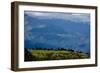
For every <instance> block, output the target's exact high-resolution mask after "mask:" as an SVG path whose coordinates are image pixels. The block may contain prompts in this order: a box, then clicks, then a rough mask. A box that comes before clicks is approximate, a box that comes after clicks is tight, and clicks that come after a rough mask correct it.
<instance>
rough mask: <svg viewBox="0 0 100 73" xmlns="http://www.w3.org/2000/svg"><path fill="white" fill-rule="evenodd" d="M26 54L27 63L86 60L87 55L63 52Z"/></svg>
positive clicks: (41, 51)
mask: <svg viewBox="0 0 100 73" xmlns="http://www.w3.org/2000/svg"><path fill="white" fill-rule="evenodd" d="M28 51H29V52H30V55H29V54H27V53H26V54H25V61H44V60H64V59H86V58H88V55H87V54H85V53H79V52H71V51H63V50H60V51H59V50H28Z"/></svg>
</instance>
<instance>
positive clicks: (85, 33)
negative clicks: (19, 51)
mask: <svg viewBox="0 0 100 73" xmlns="http://www.w3.org/2000/svg"><path fill="white" fill-rule="evenodd" d="M31 13H32V12H31ZM42 14H43V13H42ZM50 14H53V13H50ZM54 14H55V13H54ZM58 14H59V16H60V15H61V13H58ZM58 14H55V15H58ZM64 15H66V14H64ZM67 15H68V14H67ZM67 15H66V17H65V18H59V17H57V16H55V17H54V16H53V17H51V18H50V16H49V15H47V16H46V15H45V13H44V15H40V16H39V15H38V16H36V15H35V14H34V12H33V15H32V16H30V15H29V13H27V12H26V13H25V14H24V18H25V20H24V23H25V25H24V40H25V41H24V45H25V46H24V47H25V48H39V47H40V48H54V49H56V48H72V49H74V50H78V51H83V52H89V51H90V23H89V21H87V20H86V21H85V20H84V21H83V19H82V20H79V19H78V18H79V16H78V17H77V18H76V19H77V20H72V19H68V18H67ZM69 15H70V14H69ZM80 15H81V14H80ZM84 15H85V14H84ZM48 17H49V18H48ZM62 17H63V15H62ZM69 17H72V16H71V15H70V16H69ZM73 17H74V16H73ZM81 17H82V16H81ZM80 19H81V18H80Z"/></svg>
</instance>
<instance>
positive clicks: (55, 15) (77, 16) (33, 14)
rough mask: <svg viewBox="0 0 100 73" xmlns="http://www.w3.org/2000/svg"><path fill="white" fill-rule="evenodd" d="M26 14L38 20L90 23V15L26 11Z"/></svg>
mask: <svg viewBox="0 0 100 73" xmlns="http://www.w3.org/2000/svg"><path fill="white" fill-rule="evenodd" d="M25 14H27V15H28V16H31V17H36V18H38V19H63V20H70V21H74V22H79V21H80V22H89V21H90V15H89V14H87V13H58V12H36V11H35V12H34V11H25Z"/></svg>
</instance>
